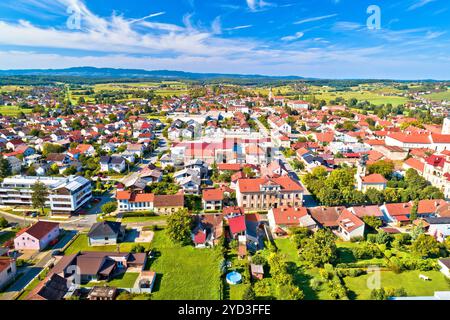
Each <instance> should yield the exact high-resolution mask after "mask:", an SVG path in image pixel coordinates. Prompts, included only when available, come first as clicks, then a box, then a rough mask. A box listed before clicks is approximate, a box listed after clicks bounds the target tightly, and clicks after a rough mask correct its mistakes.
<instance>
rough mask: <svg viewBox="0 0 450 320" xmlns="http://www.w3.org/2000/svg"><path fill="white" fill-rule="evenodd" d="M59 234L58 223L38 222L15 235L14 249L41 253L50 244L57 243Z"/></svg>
mask: <svg viewBox="0 0 450 320" xmlns="http://www.w3.org/2000/svg"><path fill="white" fill-rule="evenodd" d="M59 234H60V231H59V223H55V222H45V221H38V222H36V223H35V224H33V225H32V226H31V227H29V228H26V229H23V230H22V231H20V232H19V233H18V234H17V235H16V237H15V239H14V248H15V249H16V250H36V251H41V250H43V249H45V248H46V247H47V246H48V245H50V244H51V243H54V242H55V241H58V237H59Z"/></svg>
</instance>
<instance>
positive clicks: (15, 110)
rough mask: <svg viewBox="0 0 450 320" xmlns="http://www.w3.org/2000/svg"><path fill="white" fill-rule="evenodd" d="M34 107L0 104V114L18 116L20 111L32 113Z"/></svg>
mask: <svg viewBox="0 0 450 320" xmlns="http://www.w3.org/2000/svg"><path fill="white" fill-rule="evenodd" d="M32 111H33V110H32V109H22V108H20V107H18V106H0V114H2V115H4V116H17V115H18V114H19V113H20V112H23V113H25V114H28V113H31V112H32Z"/></svg>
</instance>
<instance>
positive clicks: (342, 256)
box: [336, 241, 384, 265]
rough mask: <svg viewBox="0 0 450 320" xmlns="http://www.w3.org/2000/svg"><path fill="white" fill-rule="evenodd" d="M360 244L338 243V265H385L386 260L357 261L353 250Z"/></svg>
mask: <svg viewBox="0 0 450 320" xmlns="http://www.w3.org/2000/svg"><path fill="white" fill-rule="evenodd" d="M359 245H360V244H359V243H357V242H344V241H337V242H336V246H337V250H338V263H356V264H362V265H367V264H370V263H373V264H377V265H379V264H383V263H384V258H373V259H359V260H358V259H356V258H355V257H354V255H353V252H352V249H353V248H356V247H358V246H359Z"/></svg>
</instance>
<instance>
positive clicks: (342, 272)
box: [337, 268, 367, 278]
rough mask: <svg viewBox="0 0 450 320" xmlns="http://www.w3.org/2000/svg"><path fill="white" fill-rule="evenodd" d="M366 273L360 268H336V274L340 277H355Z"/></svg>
mask: <svg viewBox="0 0 450 320" xmlns="http://www.w3.org/2000/svg"><path fill="white" fill-rule="evenodd" d="M366 273H367V271H366V270H365V269H362V268H351V269H337V275H338V276H339V277H341V278H342V277H351V278H355V277H359V276H361V275H363V274H366Z"/></svg>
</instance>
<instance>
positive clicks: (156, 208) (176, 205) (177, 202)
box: [116, 191, 184, 214]
mask: <svg viewBox="0 0 450 320" xmlns="http://www.w3.org/2000/svg"><path fill="white" fill-rule="evenodd" d="M116 199H117V202H118V210H119V211H120V212H127V211H153V212H155V213H159V214H169V213H173V212H176V211H178V210H179V209H182V208H184V193H183V192H179V193H177V194H174V195H156V194H153V193H136V192H130V191H117V193H116Z"/></svg>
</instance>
